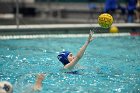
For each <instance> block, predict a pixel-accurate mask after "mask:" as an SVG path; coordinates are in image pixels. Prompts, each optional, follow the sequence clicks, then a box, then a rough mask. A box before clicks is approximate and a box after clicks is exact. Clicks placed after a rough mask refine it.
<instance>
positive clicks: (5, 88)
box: [0, 81, 13, 93]
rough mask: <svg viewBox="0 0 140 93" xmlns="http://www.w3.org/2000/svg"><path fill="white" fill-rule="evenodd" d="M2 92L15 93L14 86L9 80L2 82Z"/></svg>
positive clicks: (0, 86) (0, 89)
mask: <svg viewBox="0 0 140 93" xmlns="http://www.w3.org/2000/svg"><path fill="white" fill-rule="evenodd" d="M0 93H13V86H12V84H11V83H10V82H8V81H1V82H0Z"/></svg>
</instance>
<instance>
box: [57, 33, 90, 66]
mask: <svg viewBox="0 0 140 93" xmlns="http://www.w3.org/2000/svg"><path fill="white" fill-rule="evenodd" d="M92 35H93V32H92V31H90V33H89V36H88V39H87V41H86V42H85V44H84V45H83V46H82V47H81V48H80V50H79V51H78V53H77V55H76V56H74V55H73V54H72V53H71V52H69V51H63V52H60V53H59V55H58V56H57V58H58V60H59V61H60V62H61V63H62V64H63V65H64V69H72V68H73V67H74V66H75V65H76V64H77V63H78V61H79V60H80V59H81V58H82V56H83V54H84V52H85V50H86V48H87V46H88V45H89V43H90V42H91V41H92V40H93V37H92Z"/></svg>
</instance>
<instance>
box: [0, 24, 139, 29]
mask: <svg viewBox="0 0 140 93" xmlns="http://www.w3.org/2000/svg"><path fill="white" fill-rule="evenodd" d="M113 26H117V27H119V28H123V27H125V28H133V27H134V28H135V27H136V28H137V27H138V28H140V24H139V23H117V24H113ZM92 27H100V26H99V24H39V25H19V29H65V28H66V29H71V28H72V29H73V28H92ZM1 29H17V26H16V25H1V26H0V30H1Z"/></svg>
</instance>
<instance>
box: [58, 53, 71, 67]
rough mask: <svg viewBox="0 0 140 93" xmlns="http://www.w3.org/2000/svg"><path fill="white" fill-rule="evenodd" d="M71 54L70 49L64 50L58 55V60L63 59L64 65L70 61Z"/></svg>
mask: <svg viewBox="0 0 140 93" xmlns="http://www.w3.org/2000/svg"><path fill="white" fill-rule="evenodd" d="M69 54H70V52H69V51H63V52H60V53H59V55H58V56H57V58H58V60H59V61H61V62H62V64H63V65H64V66H65V65H66V64H68V63H70V62H69V61H68V55H69Z"/></svg>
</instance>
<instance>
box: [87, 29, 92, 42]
mask: <svg viewBox="0 0 140 93" xmlns="http://www.w3.org/2000/svg"><path fill="white" fill-rule="evenodd" d="M93 33H94V32H92V31H91V30H90V32H89V36H88V40H87V41H88V43H90V42H91V41H92V40H93V37H92V35H93Z"/></svg>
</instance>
